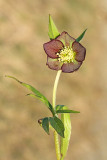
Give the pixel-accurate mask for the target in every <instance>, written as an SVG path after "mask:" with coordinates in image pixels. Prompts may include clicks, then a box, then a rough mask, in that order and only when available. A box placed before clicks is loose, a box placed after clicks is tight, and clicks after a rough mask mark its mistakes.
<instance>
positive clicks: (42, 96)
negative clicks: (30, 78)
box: [6, 75, 55, 115]
mask: <svg viewBox="0 0 107 160" xmlns="http://www.w3.org/2000/svg"><path fill="white" fill-rule="evenodd" d="M6 77H9V78H12V79H14V80H16V81H17V82H18V83H20V84H21V85H23V86H24V87H26V88H28V89H29V90H30V91H32V92H33V93H34V94H28V95H30V96H33V97H36V98H38V99H40V100H41V101H42V102H43V103H44V104H45V105H46V106H47V107H48V108H49V110H50V111H51V112H52V114H53V115H54V114H55V113H54V109H53V107H52V105H51V104H50V102H49V101H48V100H47V98H46V97H45V96H44V95H43V94H41V93H40V92H39V91H38V90H36V89H35V88H34V87H33V86H31V85H29V84H26V83H24V82H21V81H19V80H18V79H17V78H15V77H12V76H8V75H6Z"/></svg>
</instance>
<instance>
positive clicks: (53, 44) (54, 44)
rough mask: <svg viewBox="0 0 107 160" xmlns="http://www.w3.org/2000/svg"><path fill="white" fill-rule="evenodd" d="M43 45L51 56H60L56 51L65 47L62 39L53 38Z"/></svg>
mask: <svg viewBox="0 0 107 160" xmlns="http://www.w3.org/2000/svg"><path fill="white" fill-rule="evenodd" d="M43 47H44V50H45V52H46V54H47V55H48V56H49V57H50V58H57V57H58V56H57V55H56V53H58V52H59V51H60V50H61V49H62V48H63V47H64V45H63V43H62V42H61V41H59V40H56V39H53V40H51V41H49V42H47V43H44V45H43Z"/></svg>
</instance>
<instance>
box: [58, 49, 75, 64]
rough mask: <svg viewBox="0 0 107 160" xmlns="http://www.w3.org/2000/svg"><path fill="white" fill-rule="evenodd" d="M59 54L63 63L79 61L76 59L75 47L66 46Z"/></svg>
mask: <svg viewBox="0 0 107 160" xmlns="http://www.w3.org/2000/svg"><path fill="white" fill-rule="evenodd" d="M57 55H58V61H59V62H62V63H65V64H66V63H71V62H73V63H77V61H76V60H75V55H76V52H74V51H73V49H72V48H71V47H69V46H68V47H64V48H63V49H62V50H61V51H60V52H59V53H57Z"/></svg>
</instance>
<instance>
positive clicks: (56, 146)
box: [53, 70, 62, 160]
mask: <svg viewBox="0 0 107 160" xmlns="http://www.w3.org/2000/svg"><path fill="white" fill-rule="evenodd" d="M61 72H62V70H59V71H58V72H57V75H56V79H55V83H54V88H53V108H55V106H56V92H57V87H58V82H59V78H60V75H61ZM54 139H55V150H56V157H57V160H60V158H61V154H60V146H59V139H58V134H57V132H56V131H54Z"/></svg>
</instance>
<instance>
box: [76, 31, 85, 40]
mask: <svg viewBox="0 0 107 160" xmlns="http://www.w3.org/2000/svg"><path fill="white" fill-rule="evenodd" d="M86 30H87V29H85V31H84V32H83V33H82V34H81V35H80V36H79V37H78V38H77V39H76V41H77V42H79V41H80V40H81V39H82V38H83V37H84V35H85V32H86Z"/></svg>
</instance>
